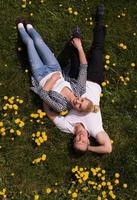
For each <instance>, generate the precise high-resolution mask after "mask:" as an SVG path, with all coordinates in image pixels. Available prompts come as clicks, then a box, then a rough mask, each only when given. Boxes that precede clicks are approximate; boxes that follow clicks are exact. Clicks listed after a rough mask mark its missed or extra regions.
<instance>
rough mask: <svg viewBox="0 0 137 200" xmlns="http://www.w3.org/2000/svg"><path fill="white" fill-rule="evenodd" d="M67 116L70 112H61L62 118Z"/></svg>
mask: <svg viewBox="0 0 137 200" xmlns="http://www.w3.org/2000/svg"><path fill="white" fill-rule="evenodd" d="M67 114H68V110H66V111H62V112H60V115H61V116H65V115H67Z"/></svg>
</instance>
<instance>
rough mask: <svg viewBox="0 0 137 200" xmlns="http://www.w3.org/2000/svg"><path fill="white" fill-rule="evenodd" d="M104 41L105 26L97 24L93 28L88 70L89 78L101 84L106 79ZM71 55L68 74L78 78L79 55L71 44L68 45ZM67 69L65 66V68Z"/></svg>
mask: <svg viewBox="0 0 137 200" xmlns="http://www.w3.org/2000/svg"><path fill="white" fill-rule="evenodd" d="M104 41H105V27H104V26H102V25H98V24H96V26H95V28H94V30H93V43H92V45H91V48H90V51H89V55H88V71H87V80H89V81H93V82H96V83H98V84H100V85H101V83H102V82H103V81H104V56H103V49H104ZM66 48H68V52H69V55H70V68H69V72H68V75H69V76H70V77H71V78H75V79H77V76H78V73H79V65H80V61H79V55H78V51H77V49H76V48H75V47H74V46H72V45H70V42H69V43H68V44H67V45H66ZM63 70H64V71H65V68H64V69H63Z"/></svg>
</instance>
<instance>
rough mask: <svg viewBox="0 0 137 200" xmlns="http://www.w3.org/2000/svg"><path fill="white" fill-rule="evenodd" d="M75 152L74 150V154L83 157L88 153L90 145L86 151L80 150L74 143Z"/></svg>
mask: <svg viewBox="0 0 137 200" xmlns="http://www.w3.org/2000/svg"><path fill="white" fill-rule="evenodd" d="M73 150H74V152H75V153H76V155H77V156H83V155H85V154H86V152H87V151H88V145H87V148H86V149H80V148H78V147H76V146H75V142H74V141H73Z"/></svg>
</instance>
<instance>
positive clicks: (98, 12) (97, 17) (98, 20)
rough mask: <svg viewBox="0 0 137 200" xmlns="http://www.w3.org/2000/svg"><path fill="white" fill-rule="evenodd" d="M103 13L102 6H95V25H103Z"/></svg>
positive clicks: (103, 8)
mask: <svg viewBox="0 0 137 200" xmlns="http://www.w3.org/2000/svg"><path fill="white" fill-rule="evenodd" d="M104 13H105V7H104V5H103V4H101V5H99V6H97V9H96V15H95V21H96V23H98V24H103V18H104Z"/></svg>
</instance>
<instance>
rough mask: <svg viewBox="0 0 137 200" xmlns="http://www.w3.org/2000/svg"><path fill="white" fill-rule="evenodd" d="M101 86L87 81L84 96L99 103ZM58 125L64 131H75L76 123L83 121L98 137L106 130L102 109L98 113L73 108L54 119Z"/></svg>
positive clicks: (91, 132)
mask: <svg viewBox="0 0 137 200" xmlns="http://www.w3.org/2000/svg"><path fill="white" fill-rule="evenodd" d="M100 93H101V87H100V86H99V85H98V84H97V83H94V82H91V81H87V82H86V93H85V94H83V95H82V97H87V98H88V99H90V100H91V101H92V102H93V103H94V104H96V105H99V101H100ZM54 123H55V124H56V126H57V127H58V128H59V129H60V130H61V131H63V132H67V133H74V125H75V124H76V123H82V124H83V125H84V127H85V128H86V130H87V131H88V133H89V135H90V136H92V137H94V138H96V135H97V134H98V133H99V132H101V131H104V129H103V125H102V117H101V112H100V110H99V111H98V112H97V113H94V112H90V113H83V112H82V113H81V112H78V111H76V110H74V109H73V110H71V111H70V112H69V114H68V115H67V116H65V117H63V116H57V117H55V119H54Z"/></svg>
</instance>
